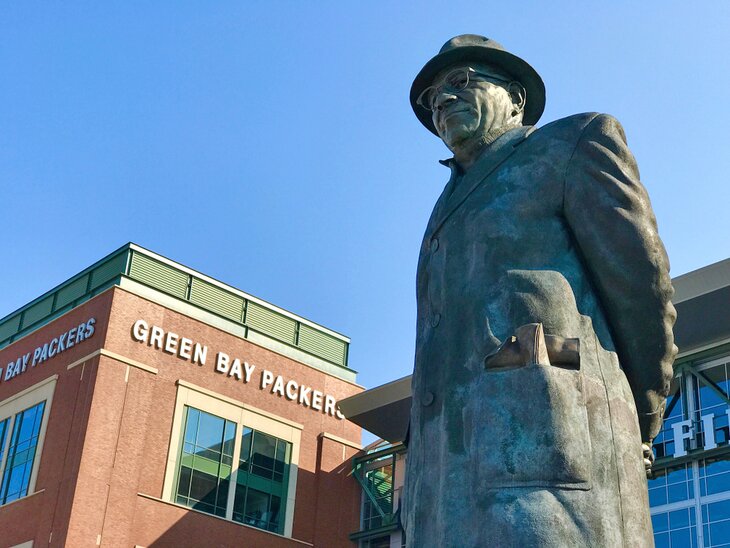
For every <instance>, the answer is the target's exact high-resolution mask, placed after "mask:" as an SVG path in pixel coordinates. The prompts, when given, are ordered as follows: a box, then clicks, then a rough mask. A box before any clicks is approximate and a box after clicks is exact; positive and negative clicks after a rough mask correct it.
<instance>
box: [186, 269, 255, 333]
mask: <svg viewBox="0 0 730 548" xmlns="http://www.w3.org/2000/svg"><path fill="white" fill-rule="evenodd" d="M190 302H191V303H193V304H197V305H198V306H202V307H203V308H205V309H206V310H210V311H211V312H215V313H216V314H220V315H221V316H225V317H226V318H230V319H232V320H235V321H237V322H240V321H241V318H242V315H243V298H242V297H239V296H237V295H233V294H232V293H229V292H228V291H225V290H224V289H221V288H220V287H216V286H214V285H213V284H209V283H208V282H205V281H203V280H199V279H198V278H193V285H192V286H191V287H190Z"/></svg>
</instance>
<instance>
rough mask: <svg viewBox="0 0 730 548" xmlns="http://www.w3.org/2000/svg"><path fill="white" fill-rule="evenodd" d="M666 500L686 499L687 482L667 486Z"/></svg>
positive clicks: (677, 500)
mask: <svg viewBox="0 0 730 548" xmlns="http://www.w3.org/2000/svg"><path fill="white" fill-rule="evenodd" d="M667 493H668V495H667V496H668V501H669V502H679V501H682V500H687V498H688V495H687V484H686V483H673V484H671V485H669V486H667Z"/></svg>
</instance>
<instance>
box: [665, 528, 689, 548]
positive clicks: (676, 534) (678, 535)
mask: <svg viewBox="0 0 730 548" xmlns="http://www.w3.org/2000/svg"><path fill="white" fill-rule="evenodd" d="M669 537H670V539H671V541H672V546H689V545H690V542H691V541H690V531H689V529H679V530H678V531H672V532H671V533H670V534H669Z"/></svg>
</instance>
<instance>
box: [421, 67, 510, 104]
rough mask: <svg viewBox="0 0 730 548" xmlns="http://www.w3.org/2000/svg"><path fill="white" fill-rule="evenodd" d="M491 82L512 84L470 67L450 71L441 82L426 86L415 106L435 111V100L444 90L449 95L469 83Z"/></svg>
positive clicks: (461, 89)
mask: <svg viewBox="0 0 730 548" xmlns="http://www.w3.org/2000/svg"><path fill="white" fill-rule="evenodd" d="M475 77H476V78H475ZM491 80H496V81H497V82H503V83H505V84H509V83H511V82H512V81H511V80H505V79H504V78H499V77H497V76H492V75H491V74H480V73H478V72H477V71H476V70H474V69H473V68H471V67H465V68H460V69H456V70H452V71H451V72H449V73H448V74H447V75H446V76H444V78H443V80H441V82H439V83H438V84H437V85H435V86H428V87H427V88H426V89H424V90H423V91H422V92H421V93H420V95H419V96H418V99H416V104H417V105H419V106H420V107H423V108H425V109H426V110H430V111H433V110H435V109H436V107H435V106H434V105H435V101H436V98H437V97H438V96H439V94H440V93H441V92H442V91H444V90H445V91H447V92H449V93H458V92H460V91H464V90H465V89H466V88H467V86H468V85H469V82H470V81H473V82H489V81H491Z"/></svg>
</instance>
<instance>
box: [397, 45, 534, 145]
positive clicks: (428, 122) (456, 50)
mask: <svg viewBox="0 0 730 548" xmlns="http://www.w3.org/2000/svg"><path fill="white" fill-rule="evenodd" d="M457 63H485V64H488V65H492V66H495V67H498V68H500V69H501V70H503V71H505V72H506V73H507V74H509V75H510V76H511V77H512V78H514V79H515V80H516V81H518V82H520V83H521V84H522V85H523V86H524V87H525V90H526V92H527V97H526V101H525V111H524V115H523V118H522V120H523V122H524V123H525V125H534V124H535V123H537V121H538V120H539V119H540V116H541V115H542V111H543V110H544V109H545V84H543V82H542V78H540V75H539V74H538V73H537V72H536V71H535V69H534V68H532V67H531V66H530V65H529V64H527V63H526V62H525V61H523V60H522V59H520V58H519V57H517V56H516V55H513V54H511V53H510V52H508V51H506V50H505V49H504V48H503V47H502V46H501V45H500V44H498V43H497V42H495V41H494V40H491V39H490V38H485V37H484V36H479V35H478V34H462V35H460V36H455V37H454V38H452V39H451V40H449V41H448V42H446V43H445V44H444V45H443V47H442V48H441V50H440V51H439V52H438V54H437V55H436V56H435V57H433V58H432V59H431V60H430V61H429V62H428V63H426V64H425V65H424V66H423V68H422V69H421V71H420V72H419V73H418V75H417V76H416V79H415V80H413V85H412V86H411V106H412V107H413V112H415V113H416V116H417V117H418V119H419V120H420V121H421V123H422V124H423V125H424V126H426V127H427V128H428V129H429V131H431V132H432V133H434V134H435V135H438V133H437V132H436V128H435V127H434V125H433V120H432V117H431V112H430V111H429V110H426V109H425V108H423V107H421V106H419V105H418V104H417V103H416V101H417V100H418V96H419V95H420V94H421V92H422V91H423V90H424V89H426V88H427V87H428V86H430V85H431V84H433V80H434V78H435V77H436V75H437V74H438V73H439V72H441V71H442V70H444V69H445V68H447V67H449V66H451V65H454V64H457Z"/></svg>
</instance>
